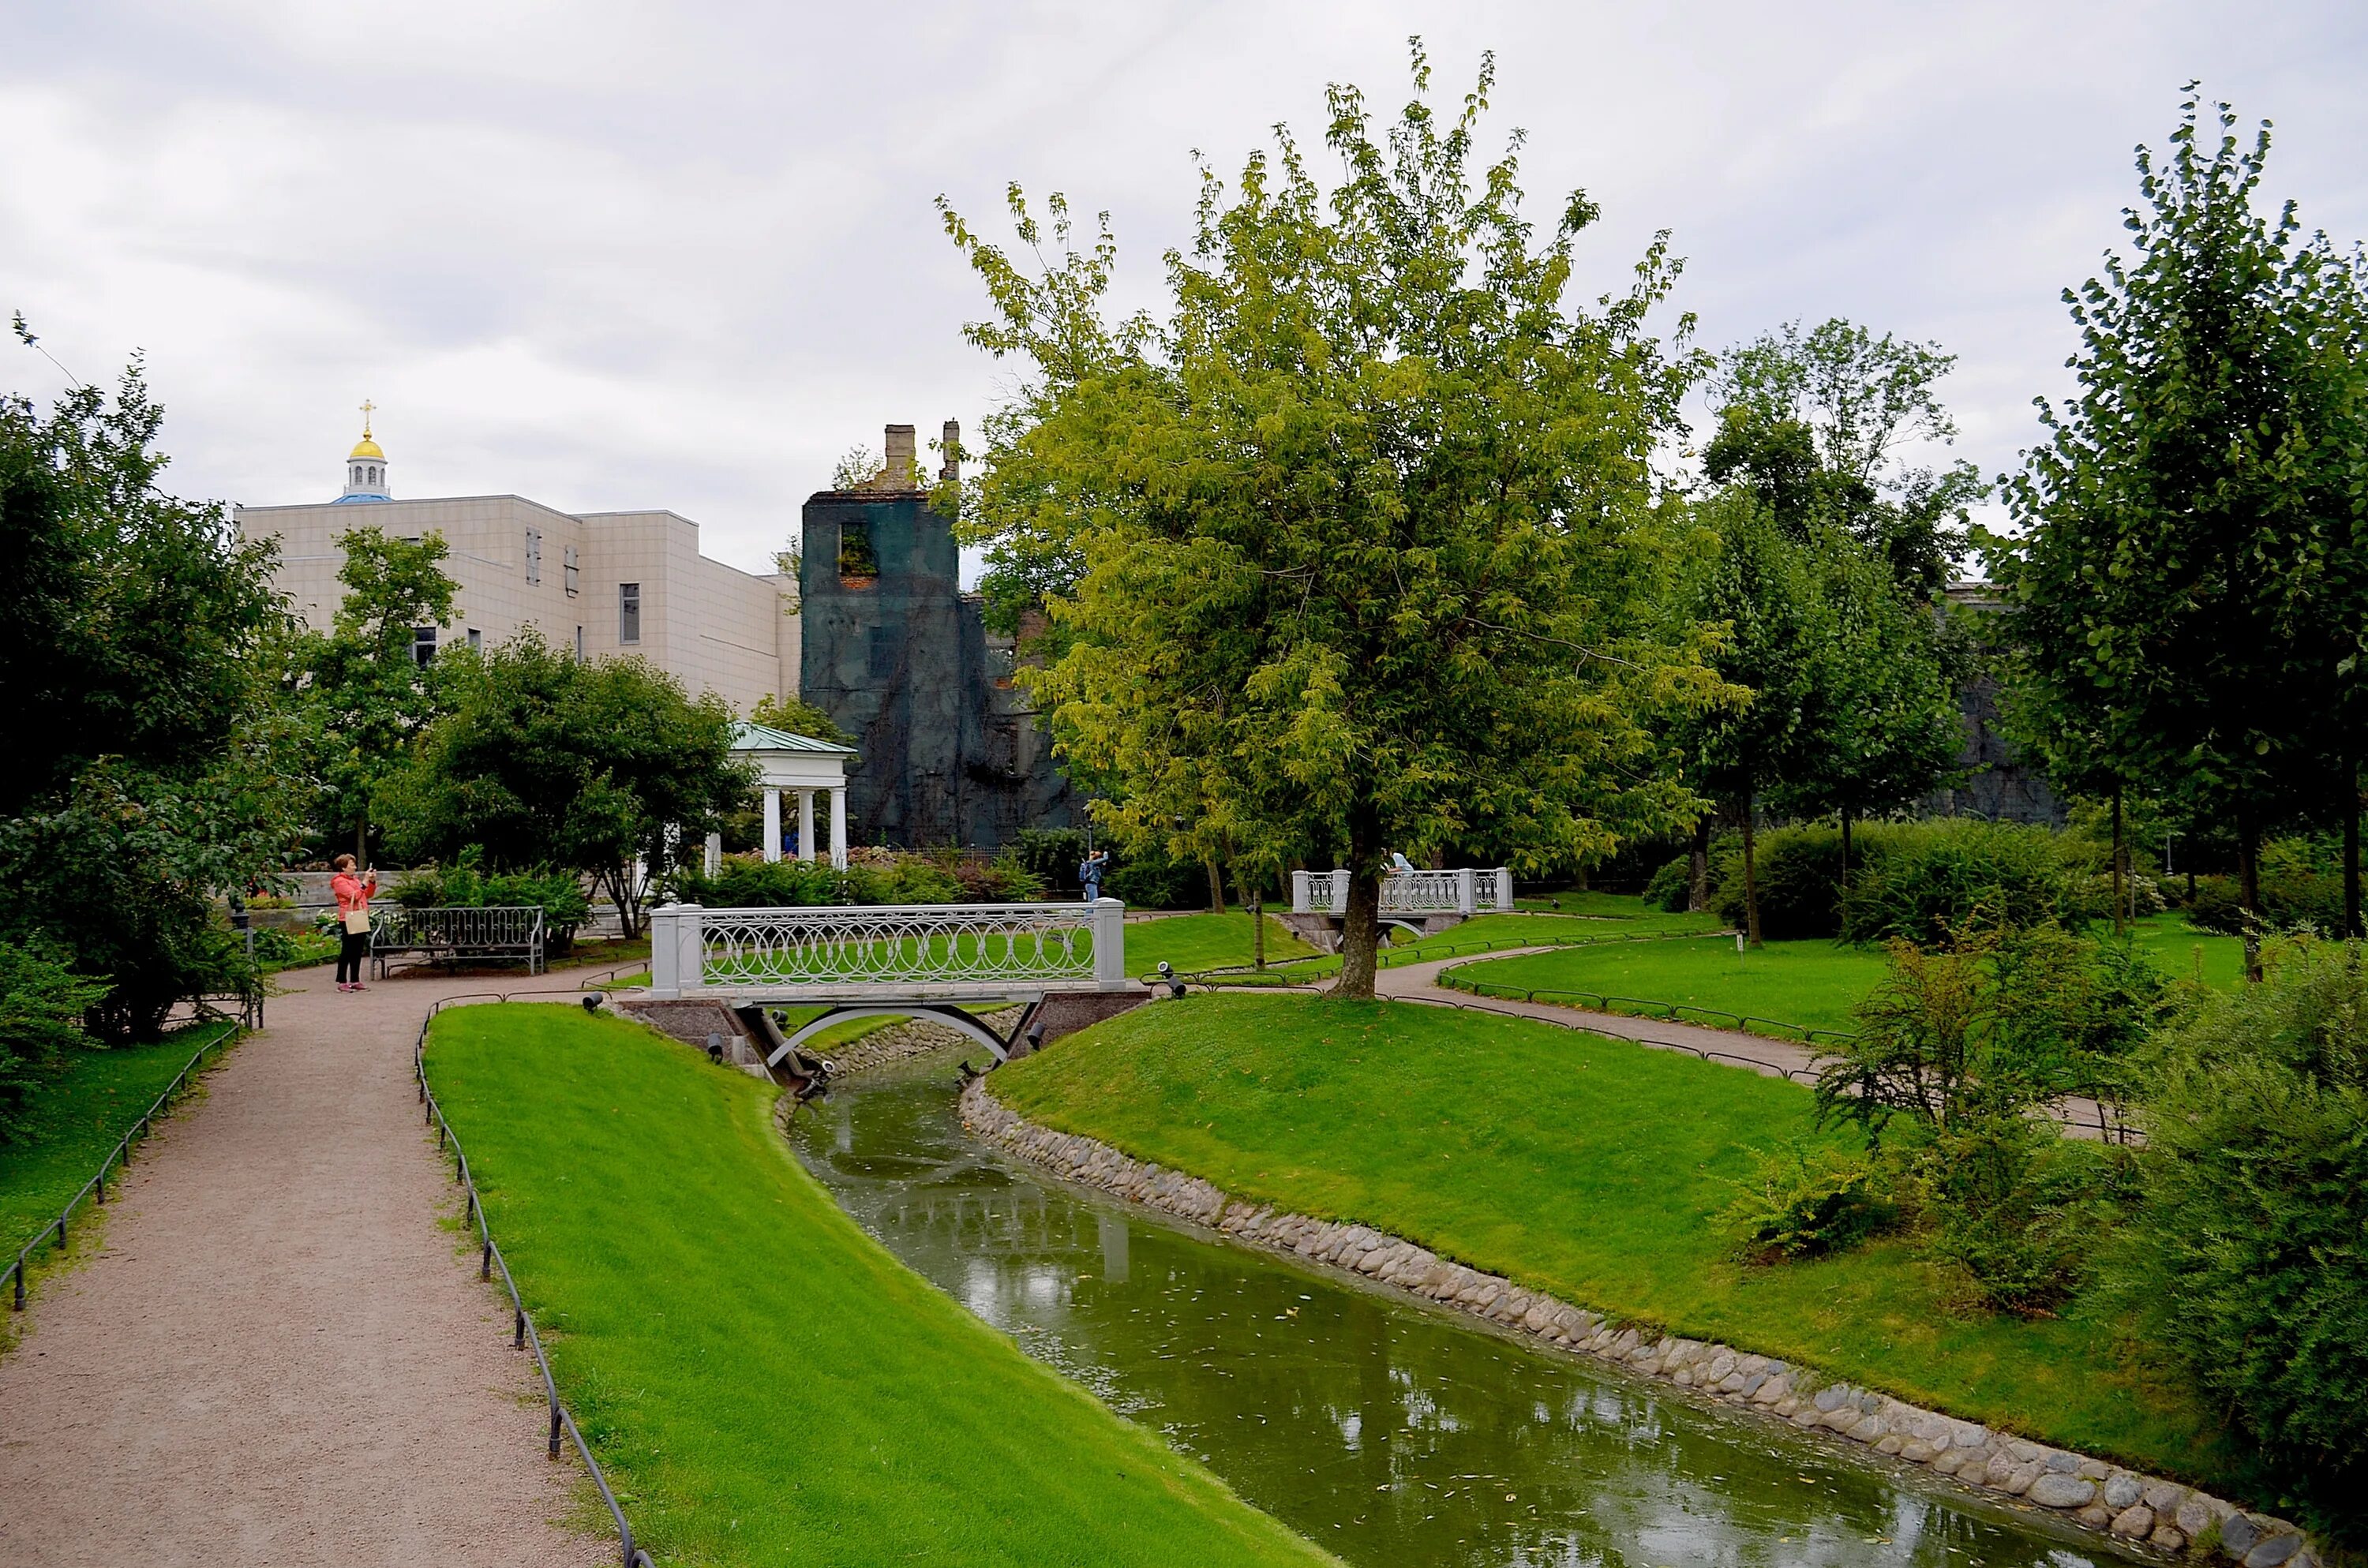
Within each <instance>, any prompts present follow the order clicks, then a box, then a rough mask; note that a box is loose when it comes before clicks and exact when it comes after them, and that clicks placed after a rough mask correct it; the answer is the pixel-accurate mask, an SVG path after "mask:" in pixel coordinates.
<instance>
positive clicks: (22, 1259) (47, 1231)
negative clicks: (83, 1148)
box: [8, 1022, 238, 1312]
mask: <svg viewBox="0 0 2368 1568" xmlns="http://www.w3.org/2000/svg"><path fill="white" fill-rule="evenodd" d="M237 1038H238V1025H236V1024H235V1023H231V1022H223V1023H222V1024H220V1025H218V1026H217V1028H216V1032H215V1034H214V1036H213V1038H212V1039H211V1040H206V1041H204V1042H203V1043H202V1044H200V1045H199V1047H198V1049H197V1050H196V1051H193V1052H191V1053H190V1056H189V1059H188V1062H184V1063H183V1064H182V1066H181V1070H180V1072H179V1073H177V1074H175V1075H174V1078H173V1081H172V1082H171V1083H170V1084H167V1085H165V1092H164V1093H163V1094H161V1095H158V1096H156V1099H155V1102H154V1104H152V1105H151V1106H149V1108H147V1109H146V1110H144V1111H142V1112H141V1113H140V1119H139V1120H137V1121H135V1122H133V1123H132V1124H131V1126H130V1127H128V1128H126V1129H125V1130H124V1133H123V1136H122V1137H120V1138H119V1139H117V1140H116V1142H115V1147H114V1148H112V1149H109V1150H108V1152H107V1153H106V1155H105V1156H104V1157H102V1158H101V1159H100V1160H99V1162H98V1169H97V1171H95V1172H93V1173H92V1175H91V1178H90V1179H89V1180H88V1181H86V1182H85V1183H83V1184H82V1187H80V1188H79V1189H78V1190H77V1191H76V1192H75V1193H74V1196H73V1197H72V1198H69V1199H66V1206H65V1207H64V1208H63V1209H62V1210H58V1217H57V1218H56V1219H54V1220H52V1221H49V1222H47V1223H46V1224H44V1225H42V1227H41V1228H40V1230H38V1231H35V1232H34V1233H33V1234H32V1235H31V1237H30V1238H29V1239H28V1240H27V1241H26V1243H25V1244H24V1245H23V1246H20V1247H18V1248H17V1260H16V1262H14V1263H12V1264H10V1265H9V1266H8V1273H9V1276H10V1278H11V1279H12V1280H13V1281H14V1283H13V1286H12V1288H11V1290H10V1292H9V1301H8V1306H9V1310H10V1311H12V1312H23V1311H24V1310H25V1269H26V1267H27V1266H28V1262H29V1260H30V1259H31V1258H32V1256H33V1255H34V1253H36V1252H37V1251H39V1250H40V1249H41V1248H42V1247H44V1246H48V1245H52V1244H54V1246H55V1247H56V1248H57V1249H58V1250H60V1251H63V1250H64V1247H65V1244H66V1240H67V1236H68V1231H67V1229H66V1226H67V1221H71V1220H72V1219H73V1218H74V1210H77V1209H79V1208H81V1207H82V1205H83V1200H84V1199H89V1200H90V1201H91V1202H92V1204H94V1205H97V1204H102V1203H105V1202H106V1201H107V1173H108V1171H109V1170H119V1171H120V1170H121V1169H122V1168H123V1167H124V1166H126V1165H130V1164H131V1150H132V1148H133V1146H134V1145H135V1144H137V1143H138V1142H140V1140H141V1139H142V1138H145V1137H146V1136H147V1135H148V1131H149V1129H150V1128H152V1127H154V1126H155V1125H156V1119H157V1118H159V1117H161V1116H163V1115H164V1114H165V1110H166V1108H168V1107H170V1106H171V1105H172V1103H173V1101H174V1100H175V1099H176V1098H177V1097H178V1096H179V1095H180V1093H181V1091H182V1090H183V1089H185V1088H187V1087H188V1083H189V1075H190V1074H193V1073H195V1072H196V1071H197V1070H198V1065H199V1063H200V1062H203V1061H204V1060H205V1059H206V1053H207V1052H209V1051H219V1050H220V1049H221V1048H222V1046H224V1045H226V1044H228V1043H229V1042H230V1041H232V1040H236V1039H237Z"/></svg>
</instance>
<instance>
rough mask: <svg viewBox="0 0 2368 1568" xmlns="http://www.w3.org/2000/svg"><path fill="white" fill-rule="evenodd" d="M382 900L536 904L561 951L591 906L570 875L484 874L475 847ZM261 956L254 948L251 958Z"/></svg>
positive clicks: (538, 871) (415, 874)
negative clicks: (445, 865)
mask: <svg viewBox="0 0 2368 1568" xmlns="http://www.w3.org/2000/svg"><path fill="white" fill-rule="evenodd" d="M387 897H388V898H389V899H390V900H392V901H393V902H394V903H399V904H402V905H403V906H404V908H406V909H494V908H500V907H504V906H508V907H523V906H527V905H537V906H540V907H541V910H542V925H543V933H544V937H545V938H546V940H547V941H548V942H549V943H550V944H551V946H552V949H554V950H556V951H559V952H565V951H566V950H567V949H568V947H569V945H570V944H572V943H573V942H574V940H575V928H576V927H577V926H581V925H583V924H584V923H585V922H586V921H588V920H590V919H591V918H592V903H591V900H590V899H588V898H586V896H585V893H584V883H583V881H582V879H580V878H579V877H577V876H576V874H575V872H573V871H553V870H550V869H546V868H543V867H540V866H538V867H536V868H535V869H532V870H526V871H491V872H489V871H487V870H485V869H484V850H482V849H480V848H478V847H477V846H475V845H471V846H469V847H468V848H466V849H463V850H461V854H460V857H459V858H458V859H456V860H454V861H453V863H452V864H451V865H450V866H447V867H443V868H441V869H438V868H435V867H430V868H428V869H425V870H416V871H410V872H407V873H405V874H404V879H403V880H402V881H399V882H397V883H395V884H394V886H393V887H392V888H390V889H389V890H387ZM261 956H262V953H261V950H260V949H257V951H256V957H258V958H260V957H261Z"/></svg>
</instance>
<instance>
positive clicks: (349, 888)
mask: <svg viewBox="0 0 2368 1568" xmlns="http://www.w3.org/2000/svg"><path fill="white" fill-rule="evenodd" d="M335 864H336V868H337V874H336V876H334V877H331V878H330V879H329V896H330V897H331V898H334V899H336V901H337V925H338V926H339V930H338V933H337V989H338V990H340V991H366V990H368V989H369V987H368V986H365V985H364V984H363V983H362V960H364V959H365V958H367V957H369V956H370V894H372V893H374V892H378V872H377V870H376V869H371V870H369V871H365V872H363V873H361V874H360V875H359V876H357V875H355V873H354V858H353V857H352V856H350V855H340V856H338V857H337V858H336V862H335ZM357 916H359V918H356V917H357Z"/></svg>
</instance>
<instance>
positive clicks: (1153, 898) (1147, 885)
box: [1102, 855, 1209, 909]
mask: <svg viewBox="0 0 2368 1568" xmlns="http://www.w3.org/2000/svg"><path fill="white" fill-rule="evenodd" d="M1102 892H1105V893H1107V894H1109V895H1110V897H1112V898H1117V899H1124V900H1125V901H1126V903H1127V905H1128V906H1129V907H1130V908H1133V909H1205V908H1207V907H1208V905H1209V871H1208V868H1207V867H1205V866H1203V865H1201V863H1200V862H1199V861H1197V860H1170V859H1168V858H1167V857H1166V856H1164V855H1138V856H1135V857H1133V858H1130V859H1127V860H1125V861H1123V862H1121V863H1120V865H1119V866H1118V868H1117V869H1115V870H1113V871H1111V872H1110V875H1109V876H1108V877H1106V878H1104V879H1103V881H1102Z"/></svg>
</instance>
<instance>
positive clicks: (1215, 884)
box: [1201, 860, 1225, 915]
mask: <svg viewBox="0 0 2368 1568" xmlns="http://www.w3.org/2000/svg"><path fill="white" fill-rule="evenodd" d="M1201 864H1202V865H1205V866H1206V867H1208V868H1209V911H1210V913H1211V914H1212V915H1223V914H1224V912H1225V876H1224V872H1222V871H1220V870H1218V869H1217V863H1216V862H1215V861H1214V860H1204V861H1202V862H1201Z"/></svg>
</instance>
